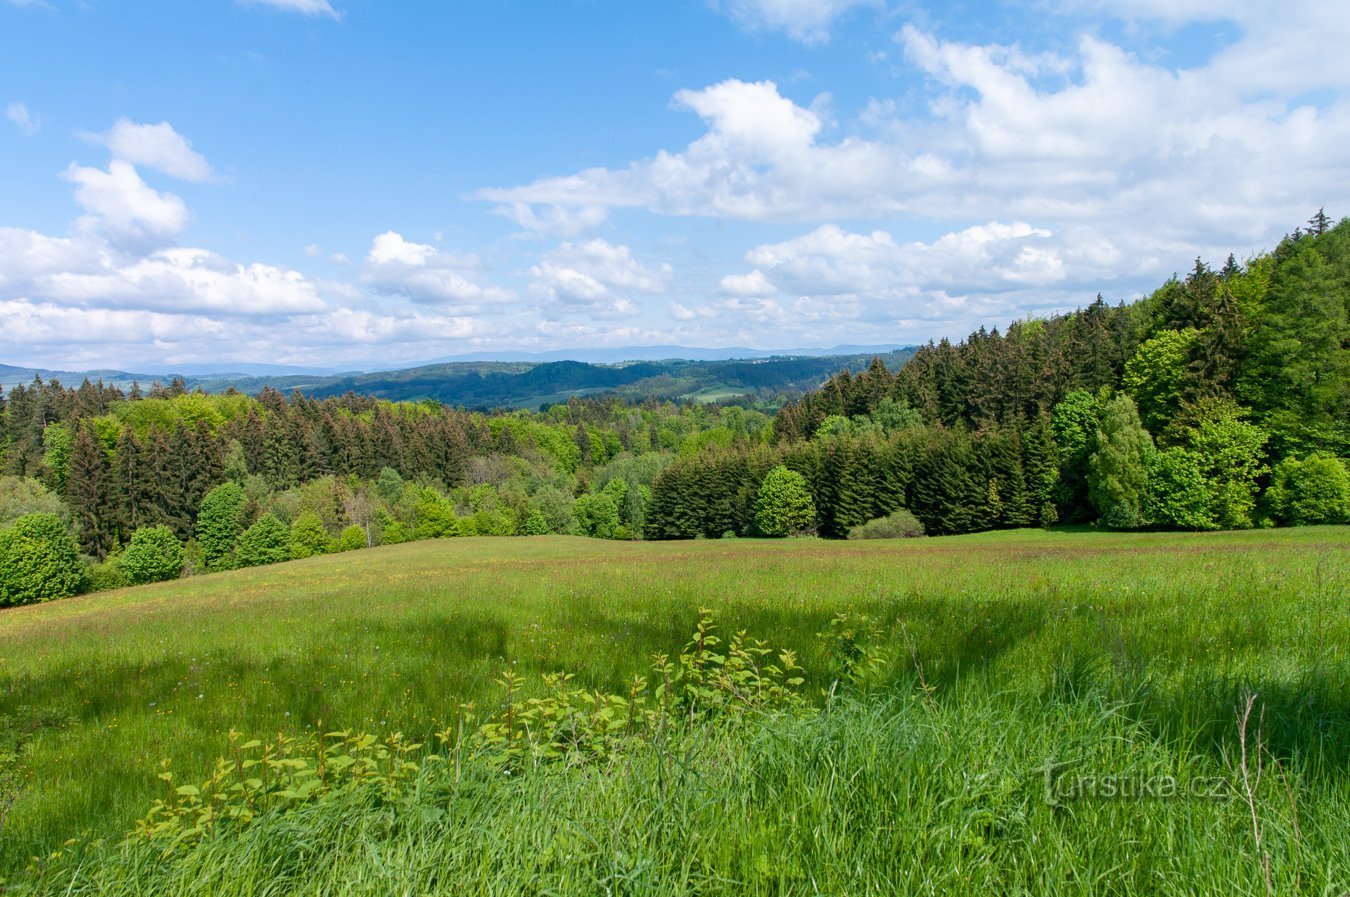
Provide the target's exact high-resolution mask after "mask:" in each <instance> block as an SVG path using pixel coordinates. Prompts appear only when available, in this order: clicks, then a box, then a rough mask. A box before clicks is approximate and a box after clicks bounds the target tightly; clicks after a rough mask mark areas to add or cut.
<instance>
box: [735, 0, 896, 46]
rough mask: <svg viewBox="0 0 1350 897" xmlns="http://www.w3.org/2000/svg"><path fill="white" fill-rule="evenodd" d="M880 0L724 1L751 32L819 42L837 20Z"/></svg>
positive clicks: (821, 41)
mask: <svg viewBox="0 0 1350 897" xmlns="http://www.w3.org/2000/svg"><path fill="white" fill-rule="evenodd" d="M880 5H882V4H881V3H880V0H725V2H724V3H722V4H721V8H722V9H724V10H725V11H726V12H727V13H728V14H729V15H730V16H731V18H732V19H733V20H734V21H735V22H736V23H737V24H739V25H740V26H741V27H743V28H746V29H748V30H751V31H758V30H770V31H784V32H786V33H787V34H788V36H789V37H791V38H792V39H793V40H796V41H801V42H802V43H805V44H819V43H823V42H825V41H827V40H829V38H830V27H831V26H832V25H833V24H834V22H835V20H837V19H839V18H840V17H842V16H843V15H845V14H846V13H848V12H850V11H852V10H854V9H856V8H858V7H862V6H873V7H875V6H880Z"/></svg>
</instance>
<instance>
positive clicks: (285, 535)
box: [235, 514, 291, 567]
mask: <svg viewBox="0 0 1350 897" xmlns="http://www.w3.org/2000/svg"><path fill="white" fill-rule="evenodd" d="M290 557H291V533H290V530H288V529H287V528H286V524H284V523H282V522H281V521H280V520H278V519H277V518H276V517H274V516H273V515H271V514H264V515H262V516H261V517H259V518H258V519H257V520H256V521H254V523H253V525H252V526H250V527H249V528H248V529H247V530H246V531H245V532H244V534H243V535H242V536H240V537H239V548H238V550H237V551H236V552H235V560H236V562H237V564H238V565H239V566H240V567H261V566H263V565H264V564H278V563H281V562H282V561H285V560H289V559H290Z"/></svg>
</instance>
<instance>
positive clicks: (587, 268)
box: [530, 239, 674, 315]
mask: <svg viewBox="0 0 1350 897" xmlns="http://www.w3.org/2000/svg"><path fill="white" fill-rule="evenodd" d="M530 274H531V275H532V276H533V277H534V283H533V284H531V290H533V291H534V292H535V294H536V295H539V296H542V297H544V298H546V299H548V300H549V301H551V302H557V303H560V304H562V305H564V306H571V307H573V308H583V309H587V310H590V311H592V312H599V313H609V314H617V315H631V314H636V313H637V312H638V308H637V305H636V304H635V303H634V302H633V300H632V296H633V295H634V294H639V293H641V294H658V293H663V292H665V290H666V289H667V288H668V287H669V286H670V281H671V277H672V276H673V274H674V270H673V269H672V268H671V266H670V265H669V264H666V263H661V264H659V265H654V266H649V265H644V264H643V263H642V262H640V261H639V260H638V259H637V258H636V257H635V256H634V255H633V251H632V249H630V248H629V247H627V246H616V245H614V244H612V243H609V242H607V241H605V240H600V239H595V240H587V241H585V242H583V243H570V242H569V243H562V244H560V245H559V246H558V247H557V248H556V249H554V250H553V251H551V252H549V253H548V254H547V255H545V256H544V257H543V258H542V259H541V260H540V262H539V264H537V265H534V266H533V267H531V268H530Z"/></svg>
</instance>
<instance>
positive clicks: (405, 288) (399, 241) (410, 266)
mask: <svg viewBox="0 0 1350 897" xmlns="http://www.w3.org/2000/svg"><path fill="white" fill-rule="evenodd" d="M479 267H480V265H479V263H478V260H477V259H476V258H473V257H472V256H467V257H458V256H453V255H449V254H445V253H442V252H440V251H439V250H438V249H437V248H436V247H435V246H430V245H428V244H425V243H412V242H409V241H408V240H405V239H404V238H403V235H402V234H399V233H397V232H395V231H386V232H385V233H382V234H380V235H378V236H377V237H375V239H374V240H373V241H372V242H371V247H370V253H369V254H368V255H367V256H366V270H365V273H364V274H363V280H364V281H365V282H366V283H367V284H369V285H370V286H372V287H374V288H375V289H376V290H379V291H381V292H384V293H392V294H395V295H399V296H405V297H407V298H409V299H411V300H412V301H414V302H423V303H435V304H444V305H458V306H461V307H462V308H464V310H468V309H470V308H478V307H481V306H490V305H498V304H501V303H506V302H510V301H512V300H514V299H515V298H516V296H515V293H513V292H512V291H510V290H504V289H501V288H499V287H495V286H491V285H489V284H484V283H482V282H481V277H480V272H479V271H478V268H479Z"/></svg>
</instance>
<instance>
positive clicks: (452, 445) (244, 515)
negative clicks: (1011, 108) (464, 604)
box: [0, 212, 1350, 606]
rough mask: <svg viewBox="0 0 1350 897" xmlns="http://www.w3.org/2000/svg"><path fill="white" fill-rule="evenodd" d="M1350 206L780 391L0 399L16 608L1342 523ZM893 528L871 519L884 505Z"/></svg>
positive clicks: (82, 389)
mask: <svg viewBox="0 0 1350 897" xmlns="http://www.w3.org/2000/svg"><path fill="white" fill-rule="evenodd" d="M1348 368H1350V221H1347V220H1342V221H1341V222H1340V223H1337V224H1333V222H1332V221H1331V220H1330V219H1328V218H1327V217H1326V216H1325V215H1324V214H1322V213H1321V212H1319V213H1318V214H1317V215H1316V216H1314V218H1313V219H1312V220H1311V221H1310V222H1308V224H1307V226H1306V228H1302V227H1301V228H1299V229H1296V230H1295V231H1294V233H1293V234H1291V235H1289V236H1287V237H1286V238H1285V239H1283V240H1282V241H1281V242H1280V244H1279V245H1278V246H1277V247H1276V248H1275V249H1274V250H1273V251H1271V252H1269V253H1266V254H1263V255H1260V256H1257V257H1254V258H1251V259H1248V260H1246V261H1244V262H1239V261H1238V260H1236V259H1235V258H1233V257H1232V256H1229V258H1228V259H1227V260H1226V262H1225V263H1224V264H1223V265H1222V266H1221V267H1218V268H1214V267H1211V266H1210V265H1209V264H1207V263H1205V262H1204V261H1202V260H1199V259H1197V260H1196V262H1195V265H1194V268H1193V269H1192V270H1191V271H1190V272H1189V273H1188V274H1186V275H1185V276H1184V277H1174V278H1172V279H1170V280H1168V281H1167V282H1166V283H1164V284H1163V285H1162V286H1161V287H1159V288H1158V289H1157V290H1155V291H1154V292H1153V293H1152V294H1150V295H1148V296H1146V297H1143V298H1141V299H1139V300H1137V301H1135V302H1133V303H1129V304H1126V303H1123V302H1122V303H1118V304H1116V305H1110V304H1108V303H1107V302H1105V301H1104V300H1103V299H1102V298H1101V297H1100V296H1098V297H1097V299H1096V301H1094V302H1092V303H1091V304H1090V305H1088V306H1087V307H1085V308H1082V309H1079V310H1077V311H1075V312H1072V313H1068V314H1063V315H1056V316H1052V317H1049V318H1044V319H1029V320H1022V321H1017V322H1014V323H1012V324H1011V325H1010V326H1008V327H1007V329H1006V330H1004V331H1002V332H1000V331H999V330H998V329H994V330H988V331H987V330H985V329H983V328H982V329H981V330H979V331H978V332H976V333H973V334H971V335H970V336H968V337H967V338H966V339H964V340H962V341H960V342H958V343H952V342H949V341H947V340H942V341H940V342H936V343H930V344H928V345H926V346H923V347H921V348H920V349H919V350H918V351H917V352H916V353H915V354H914V355H913V357H912V358H910V359H909V360H908V361H906V362H905V363H903V364H901V365H899V366H898V367H897V369H895V370H892V369H890V368H888V367H887V366H886V364H885V363H884V362H883V361H882V360H881V359H874V360H873V361H872V363H871V364H870V365H869V366H867V367H866V369H865V370H863V371H862V372H861V373H857V374H854V373H852V372H850V371H849V370H843V371H841V372H839V373H837V374H835V375H834V376H831V377H830V378H829V379H828V380H826V381H825V382H824V383H823V384H821V385H820V386H819V387H818V388H816V389H812V390H809V391H807V392H805V393H804V394H802V395H800V396H799V397H798V398H795V399H793V400H791V401H788V402H786V403H785V404H781V407H779V406H777V403H774V404H768V403H763V402H758V401H754V400H751V399H742V400H739V401H735V400H732V401H724V402H721V403H717V404H700V403H697V402H690V401H673V400H669V399H667V400H660V399H656V398H650V397H649V398H647V399H645V400H642V401H634V400H633V398H632V397H625V396H624V395H622V394H616V393H612V392H611V393H603V394H597V395H593V396H588V397H586V398H576V397H573V398H572V399H570V400H568V401H567V402H565V403H559V404H553V405H551V406H545V407H542V408H541V409H540V410H538V411H527V410H514V411H509V410H506V411H495V412H483V411H466V410H463V409H457V408H451V407H448V406H446V405H444V404H442V403H441V402H439V401H435V400H432V399H424V400H421V401H390V400H388V399H385V398H376V397H372V396H369V395H358V394H356V393H354V392H347V393H345V394H342V395H320V394H313V393H311V394H308V395H307V394H304V393H302V392H300V391H295V392H292V393H291V394H290V395H289V396H288V395H284V394H283V393H281V392H279V391H277V390H275V389H272V388H264V389H262V390H261V391H260V392H259V393H258V394H257V395H256V396H250V395H246V394H244V393H241V392H238V391H236V390H233V389H231V390H227V391H226V392H224V393H219V394H208V393H206V392H204V391H201V390H190V389H189V388H188V387H187V385H186V384H185V383H183V382H182V381H175V382H173V383H170V384H169V385H167V386H166V385H163V384H159V383H155V384H152V385H150V386H149V387H148V388H147V389H144V390H143V389H142V388H141V387H140V385H139V384H135V385H133V386H132V387H131V388H130V389H129V390H123V389H122V388H120V387H116V386H109V385H105V384H103V383H101V382H93V383H91V382H89V381H87V380H86V381H85V382H84V383H82V384H81V385H80V386H78V387H69V386H65V385H62V384H61V383H60V382H58V381H55V380H43V379H42V378H40V377H39V378H35V379H34V380H33V381H32V382H31V383H30V384H28V385H20V386H15V387H13V388H11V389H10V390H9V391H8V392H4V393H0V471H3V477H0V571H3V575H0V606H5V605H17V604H26V603H31V602H34V601H39V600H45V599H49V598H54V597H62V596H65V595H69V594H74V593H77V592H81V591H87V590H97V589H105V588H113V587H118V586H122V585H127V584H132V583H140V582H150V581H156V580H162V579H169V578H175V577H177V576H179V575H183V574H199V573H205V572H210V571H215V570H223V569H230V568H233V567H240V566H253V565H259V564H265V563H271V562H275V561H281V560H287V559H290V558H299V557H307V556H311V555H314V554H324V553H329V552H335V551H340V550H350V549H357V548H364V547H368V546H374V545H380V544H392V543H397V542H406V541H412V540H417V539H430V538H443V537H450V536H469V535H499V536H507V535H542V534H547V533H561V534H578V535H586V536H593V537H599V538H607V539H649V540H652V539H681V538H697V537H706V538H721V537H724V536H739V537H746V536H751V537H753V536H789V535H803V534H815V535H819V536H822V537H828V538H844V537H849V536H854V537H860V536H864V537H865V536H867V535H869V534H877V533H881V534H895V533H903V534H907V535H908V534H917V533H919V532H926V533H928V534H932V535H945V534H955V533H966V532H976V531H981V530H990V529H1002V528H1016V527H1034V526H1051V525H1056V524H1095V525H1097V526H1100V527H1103V528H1110V529H1119V530H1130V529H1141V528H1151V529H1178V530H1212V529H1241V528H1248V527H1264V526H1274V525H1300V524H1316V523H1335V522H1345V521H1346V520H1350V475H1348V474H1347V468H1346V462H1345V458H1346V457H1347V455H1350V386H1348V385H1347V384H1348V383H1350V378H1348V377H1347V374H1348V373H1350V371H1348V370H1347V369H1348ZM888 520H889V521H891V522H892V523H893V524H894V525H892V526H887V525H878V522H879V521H888Z"/></svg>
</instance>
